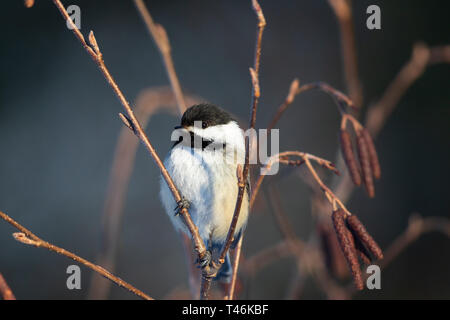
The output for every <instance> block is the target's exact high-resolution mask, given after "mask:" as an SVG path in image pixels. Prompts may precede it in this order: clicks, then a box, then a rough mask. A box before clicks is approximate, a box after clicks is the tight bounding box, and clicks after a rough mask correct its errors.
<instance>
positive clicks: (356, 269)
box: [331, 209, 364, 290]
mask: <svg viewBox="0 0 450 320" xmlns="http://www.w3.org/2000/svg"><path fill="white" fill-rule="evenodd" d="M331 218H332V220H333V225H334V229H335V230H336V235H337V237H338V240H339V244H340V246H341V249H342V252H343V253H344V256H345V259H346V260H347V263H348V265H349V267H350V270H351V271H352V275H353V281H354V282H355V286H356V288H357V289H358V290H362V289H364V283H363V279H362V275H361V269H360V266H359V261H358V256H357V253H356V248H355V242H354V239H353V236H352V234H351V232H350V231H349V230H348V229H347V227H346V225H345V212H344V211H343V210H342V209H338V210H336V211H334V212H333V214H332V215H331Z"/></svg>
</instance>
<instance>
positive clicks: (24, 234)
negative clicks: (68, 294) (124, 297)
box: [0, 211, 153, 300]
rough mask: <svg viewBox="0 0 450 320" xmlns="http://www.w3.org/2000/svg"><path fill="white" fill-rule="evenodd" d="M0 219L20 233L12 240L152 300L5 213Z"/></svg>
mask: <svg viewBox="0 0 450 320" xmlns="http://www.w3.org/2000/svg"><path fill="white" fill-rule="evenodd" d="M0 218H2V219H3V220H5V221H6V222H8V223H9V224H10V225H12V226H13V227H14V228H16V229H17V230H19V231H20V232H15V233H13V236H14V238H15V239H16V240H17V241H19V242H22V243H24V244H28V245H31V246H34V247H36V248H45V249H47V250H50V251H53V252H56V253H58V254H61V255H63V256H66V257H68V258H70V259H73V260H75V261H77V262H79V263H82V264H83V265H85V266H86V267H88V268H90V269H92V270H94V271H95V272H97V273H99V274H101V275H102V276H104V277H105V278H107V279H109V280H111V281H112V282H114V283H115V284H117V285H118V286H119V287H123V288H125V289H127V290H128V291H130V292H132V293H134V294H135V295H137V296H139V297H141V298H143V299H146V300H153V298H152V297H150V296H149V295H147V294H145V293H144V292H142V291H141V290H139V289H136V288H135V287H133V286H132V285H131V284H129V283H127V282H125V281H123V280H122V279H120V278H119V277H116V276H115V275H113V274H112V273H110V272H109V271H108V270H106V269H104V268H103V267H101V266H99V265H96V264H93V263H92V262H89V261H88V260H86V259H83V258H81V257H79V256H77V255H76V254H74V253H72V252H70V251H68V250H66V249H63V248H60V247H58V246H55V245H53V244H51V243H49V242H47V241H44V240H42V239H41V238H39V237H38V236H36V235H35V234H34V233H32V232H31V231H30V230H28V229H27V228H25V227H24V226H22V225H21V224H19V223H18V222H17V221H15V220H14V219H12V218H11V217H10V216H8V215H7V214H6V213H4V212H1V211H0Z"/></svg>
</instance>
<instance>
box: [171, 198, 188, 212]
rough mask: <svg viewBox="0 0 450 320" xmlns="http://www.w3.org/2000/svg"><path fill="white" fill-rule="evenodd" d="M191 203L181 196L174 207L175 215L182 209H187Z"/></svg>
mask: <svg viewBox="0 0 450 320" xmlns="http://www.w3.org/2000/svg"><path fill="white" fill-rule="evenodd" d="M190 206H191V203H190V202H189V201H188V200H187V199H186V198H185V197H181V200H180V201H178V202H177V206H176V207H175V209H174V210H175V216H177V215H179V214H180V213H181V211H183V209H189V208H190Z"/></svg>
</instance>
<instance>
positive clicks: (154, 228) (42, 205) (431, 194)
mask: <svg viewBox="0 0 450 320" xmlns="http://www.w3.org/2000/svg"><path fill="white" fill-rule="evenodd" d="M63 3H64V4H65V5H66V6H68V5H70V4H77V5H79V6H80V8H81V17H82V19H81V31H82V32H83V34H84V35H85V37H86V36H87V34H88V32H89V31H90V30H94V31H95V35H96V38H97V41H98V42H99V45H100V47H101V49H102V52H103V55H104V59H105V62H106V64H107V66H108V67H109V69H110V71H111V73H112V74H113V76H114V77H115V79H116V81H117V82H118V84H119V86H120V87H121V89H122V90H123V92H124V93H125V95H126V97H127V98H128V100H130V101H133V100H134V99H135V98H136V96H137V95H138V93H139V92H140V91H141V90H142V89H145V88H148V87H151V86H159V85H165V84H168V80H167V76H166V73H165V70H164V67H163V64H162V62H161V59H160V55H159V52H158V50H157V49H156V46H155V45H154V43H153V41H152V39H151V38H150V37H149V35H148V34H147V31H146V29H145V27H144V24H143V22H142V21H141V19H140V17H139V16H138V14H137V12H136V10H135V7H134V5H133V3H132V1H87V0H85V1H72V2H69V1H63ZM146 4H147V5H148V7H149V9H150V12H151V14H152V15H153V18H154V19H155V20H156V21H157V22H159V23H161V24H162V25H163V26H164V27H165V28H166V30H167V32H168V35H169V37H170V40H171V44H172V49H173V59H174V62H175V66H176V70H177V72H178V75H179V78H180V81H181V83H182V86H183V88H184V89H185V90H187V91H189V92H192V93H196V94H199V95H201V96H203V97H204V98H205V99H207V100H209V101H211V102H214V103H216V104H218V105H220V106H223V107H224V108H226V109H227V110H229V111H231V112H233V113H235V114H237V115H238V116H240V117H242V118H244V119H246V118H247V117H248V114H249V102H250V93H251V84H250V79H249V74H248V67H249V66H251V65H252V63H253V52H254V38H255V37H254V36H255V24H256V18H255V15H254V13H253V11H252V9H251V5H250V1H205V0H192V1H146ZM370 4H378V5H379V6H380V7H381V12H382V30H381V31H379V30H378V31H370V30H368V29H367V28H366V25H365V21H366V18H367V15H366V13H365V10H366V8H367V6H368V5H370ZM261 6H262V8H263V10H264V13H265V16H266V19H267V22H268V26H267V28H266V30H265V34H264V38H263V54H262V67H261V73H260V79H261V89H262V99H261V103H260V109H259V112H258V120H257V125H258V126H260V127H264V126H265V125H266V124H267V123H268V121H269V120H270V117H271V116H272V115H273V113H274V111H275V109H276V108H277V107H278V105H279V104H280V103H281V102H282V101H283V99H284V97H285V95H286V94H287V90H288V87H289V84H290V82H291V81H292V79H293V78H294V77H298V78H299V79H300V80H301V82H302V83H306V82H310V81H317V80H321V81H325V82H327V83H329V84H331V85H333V86H335V87H336V88H338V89H340V90H345V83H344V80H343V79H344V77H343V70H342V64H341V54H340V43H339V34H338V27H337V22H336V19H335V16H334V14H333V12H332V10H331V9H330V7H329V5H328V3H327V1H325V0H321V1H316V0H305V1H274V0H261ZM449 9H450V5H449V2H448V1H446V0H440V1H438V0H433V1H419V0H417V1H411V0H402V1H365V0H358V1H354V4H353V12H354V23H355V33H356V42H357V50H358V56H359V68H360V70H359V73H360V77H361V79H362V82H363V85H364V88H363V89H364V94H365V105H366V106H367V105H368V104H370V103H372V102H375V101H376V100H377V99H378V98H379V97H380V96H381V94H382V93H383V91H384V90H385V88H386V87H387V85H388V83H389V82H390V81H391V80H392V78H393V77H394V76H395V75H396V73H397V72H398V71H399V69H400V68H401V67H402V65H403V64H404V63H405V62H406V61H407V60H408V59H409V57H410V53H411V49H412V45H413V44H414V43H415V42H416V41H419V40H421V41H424V42H425V43H427V44H428V45H442V44H449V43H450V25H449V23H448V12H449V11H448V10H449ZM0 21H1V24H2V28H1V31H0V32H1V39H2V41H1V52H0V68H1V76H0V210H2V211H5V212H7V213H8V214H9V215H11V216H12V217H14V218H15V219H17V220H18V221H19V222H20V223H22V224H23V225H24V226H26V227H28V228H30V229H31V230H32V231H34V232H35V233H36V234H37V235H38V236H41V237H42V238H43V239H45V240H48V241H50V242H52V243H54V244H56V245H59V246H62V247H64V248H66V249H69V250H71V251H74V252H75V253H77V254H79V255H81V256H82V257H85V258H87V259H89V260H95V257H96V253H97V252H98V249H99V243H100V241H99V240H100V225H101V224H100V218H101V212H102V207H103V203H104V197H105V192H106V187H107V183H108V176H109V171H110V167H111V164H112V157H113V153H114V147H115V144H116V139H117V137H118V134H119V131H120V129H121V127H122V126H123V124H122V123H121V122H120V121H119V118H118V117H117V113H118V112H121V111H122V107H121V105H120V104H119V102H118V101H117V99H116V98H115V96H114V94H113V92H112V90H111V89H110V87H109V86H108V85H107V83H106V82H105V80H104V78H103V76H102V75H101V73H100V72H99V70H98V69H97V67H96V66H95V64H94V63H93V62H92V60H91V59H90V57H89V56H88V55H87V53H86V52H85V51H84V49H83V48H82V47H81V45H80V44H79V42H78V41H77V40H76V39H75V37H74V36H73V35H72V33H70V32H69V31H68V29H67V28H66V27H65V23H64V21H63V20H62V18H61V16H60V14H59V12H58V11H57V9H56V8H55V7H54V5H53V4H52V2H50V1H37V3H36V4H35V6H34V7H33V8H31V9H26V8H25V7H24V6H23V2H22V1H7V2H4V3H2V10H1V11H0ZM449 85H450V66H449V65H443V64H441V65H436V66H432V67H429V68H428V69H427V70H426V72H425V73H424V75H423V76H422V77H421V78H420V79H419V80H418V81H417V82H415V83H414V84H413V86H412V87H411V88H410V89H409V90H408V91H407V93H406V95H405V96H404V97H403V98H402V100H401V102H400V104H399V105H398V107H397V108H396V109H395V111H394V113H393V114H392V115H391V117H390V118H389V120H388V122H387V124H386V126H385V128H384V129H383V130H382V132H381V134H380V136H379V138H378V140H377V142H376V145H377V148H378V151H379V155H380V161H381V165H382V170H383V177H382V179H381V181H379V182H378V183H377V185H376V188H377V197H376V198H375V199H373V200H369V199H368V198H367V197H366V195H365V193H364V192H363V190H357V191H356V192H355V194H354V196H353V197H352V199H351V201H350V202H349V208H350V210H351V211H352V212H355V213H357V214H358V216H359V217H360V218H361V220H362V221H363V222H364V224H365V225H366V226H367V228H368V230H369V231H370V232H371V233H372V234H373V235H374V237H375V238H376V239H377V240H378V242H379V243H380V245H381V247H383V248H385V247H387V246H388V245H389V244H390V243H391V242H392V241H393V240H394V239H395V237H396V236H397V235H399V234H400V233H401V232H402V231H403V230H404V229H405V228H406V226H407V222H408V217H409V216H410V214H411V213H412V212H418V213H420V214H421V215H423V216H445V217H449V210H450V201H449V197H448V191H449V190H448V178H449V177H450V169H449V166H448V164H449V162H450V148H449V142H450V140H449V136H450V90H449ZM177 122H178V120H177V119H176V118H173V117H170V116H168V115H157V116H155V117H154V118H152V120H151V122H150V125H149V129H148V130H147V132H148V134H149V137H150V139H151V140H152V142H153V143H154V146H155V147H156V150H157V151H158V152H159V154H160V155H161V156H162V157H163V156H164V155H165V154H166V152H167V151H168V149H169V147H170V145H171V143H170V141H169V140H170V133H171V130H172V128H173V126H174V125H175V124H176V123H177ZM338 126H339V114H338V112H337V111H336V108H335V106H334V105H333V101H332V100H331V99H330V98H329V97H327V96H326V95H325V94H322V93H320V92H308V93H305V94H303V95H301V96H299V97H298V98H297V100H296V102H295V103H294V106H293V107H292V108H291V109H290V110H289V111H288V113H287V116H285V117H284V118H282V120H281V122H280V128H281V130H280V138H281V143H280V150H281V151H282V150H292V149H298V150H302V151H306V152H310V153H313V154H316V155H318V156H321V157H325V158H328V159H334V158H335V154H336V150H337V130H338ZM158 179H159V173H158V170H157V168H156V166H155V165H154V163H153V161H152V160H151V159H150V157H149V156H148V155H147V154H146V152H145V150H144V149H143V148H141V147H140V149H139V151H138V154H137V159H136V166H135V169H134V172H133V175H132V177H131V183H130V188H129V190H128V194H127V202H126V207H125V215H124V219H123V225H122V232H121V239H120V249H119V255H118V264H117V270H116V274H117V275H119V276H120V277H121V278H123V279H125V280H127V281H129V282H130V283H132V284H134V285H136V286H137V287H138V288H139V289H142V290H143V291H145V292H147V293H149V294H150V295H151V296H153V297H155V298H163V297H165V296H166V295H167V294H169V293H170V292H171V291H172V290H173V289H174V288H175V287H177V286H178V287H187V274H186V268H185V260H184V255H183V252H182V247H181V245H180V242H179V238H178V237H177V236H176V234H175V232H174V230H173V228H172V226H171V225H170V222H169V219H168V218H167V217H166V216H165V214H164V212H163V210H162V207H161V205H160V201H159V197H158V188H159V183H158ZM279 188H280V191H281V194H282V195H283V204H284V206H285V208H287V210H288V212H289V214H290V217H291V218H292V221H293V226H294V228H295V229H296V231H297V232H298V234H299V236H300V237H302V238H303V239H307V238H308V235H309V234H310V232H311V231H312V228H313V224H312V219H311V215H310V199H309V195H310V191H309V190H308V188H307V187H306V186H304V184H301V183H300V181H299V180H298V179H286V180H284V181H283V183H281V184H280V186H279ZM261 194H262V193H261ZM264 208H265V207H264V206H260V210H261V212H258V214H255V215H254V216H252V217H251V219H250V222H249V227H248V233H247V236H246V239H245V243H244V248H243V250H244V253H245V254H246V255H251V254H252V253H255V252H257V251H258V250H259V249H262V248H264V247H266V246H268V245H271V244H274V243H276V242H278V241H279V240H280V235H279V232H278V230H277V228H276V227H275V226H274V225H273V218H272V217H271V215H270V213H269V212H268V211H267V210H266V209H264ZM266 211H267V212H266ZM14 231H15V230H14V229H13V228H12V227H10V226H9V225H7V224H6V223H4V222H3V221H0V248H1V249H0V272H1V273H3V275H4V277H5V278H6V280H7V281H8V282H9V285H10V286H11V288H12V289H13V291H14V293H15V294H16V296H17V298H18V299H83V298H86V296H87V289H88V287H89V281H90V277H91V271H90V270H88V269H86V268H84V267H82V290H79V291H76V290H73V291H69V290H67V289H66V285H65V284H66V278H67V275H66V273H65V272H66V268H67V266H68V265H70V264H73V262H72V261H70V260H68V259H67V258H65V257H62V256H59V255H57V254H55V253H51V252H48V251H47V250H43V249H35V248H32V247H28V246H25V245H23V244H20V243H18V242H16V241H14V240H13V238H12V237H11V233H12V232H14ZM449 253H450V241H449V239H448V238H446V237H445V236H444V235H442V234H438V233H432V234H427V235H425V236H423V237H421V238H420V239H419V240H418V241H417V242H415V243H414V244H412V245H411V246H410V247H408V248H407V249H406V250H405V251H403V252H402V253H401V254H400V255H399V256H398V257H397V259H396V260H395V261H394V262H393V263H392V264H391V265H390V266H389V267H388V268H387V269H385V270H384V271H383V272H382V290H378V291H374V292H367V291H366V292H363V293H360V294H357V295H356V296H355V297H356V298H370V299H402V298H414V299H418V298H426V299H428V298H443V299H449V298H450V274H449V270H450V254H449ZM293 265H294V263H293V261H292V260H289V259H283V260H280V261H279V262H277V263H275V264H273V265H271V266H270V267H268V268H266V269H264V270H263V271H262V272H261V273H260V274H259V275H258V277H257V278H256V279H255V280H254V282H253V284H252V288H251V290H250V293H249V295H248V296H247V297H248V298H251V299H256V298H263V299H273V298H274V299H280V298H283V297H284V292H285V289H286V287H287V286H288V283H289V281H290V279H291V274H292V272H293ZM110 297H111V298H113V299H134V298H135V296H133V295H131V294H129V293H128V292H127V291H125V290H123V289H120V288H118V287H116V286H113V288H112V292H111V295H110ZM304 297H306V298H323V297H324V295H323V294H322V293H321V292H320V290H318V289H317V288H316V286H315V285H314V284H313V283H309V284H307V287H306V292H305V293H304Z"/></svg>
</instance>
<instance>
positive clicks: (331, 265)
mask: <svg viewBox="0 0 450 320" xmlns="http://www.w3.org/2000/svg"><path fill="white" fill-rule="evenodd" d="M317 229H318V230H317V232H318V234H319V236H320V240H321V247H322V251H323V255H324V258H325V264H326V266H327V268H328V270H329V272H330V274H332V275H334V276H335V277H336V278H338V279H344V278H347V276H348V275H349V271H348V267H347V262H346V260H345V257H344V255H343V254H342V250H341V248H340V245H339V241H338V239H337V236H336V233H335V232H334V230H333V227H331V226H330V225H328V224H326V223H319V224H318V226H317Z"/></svg>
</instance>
